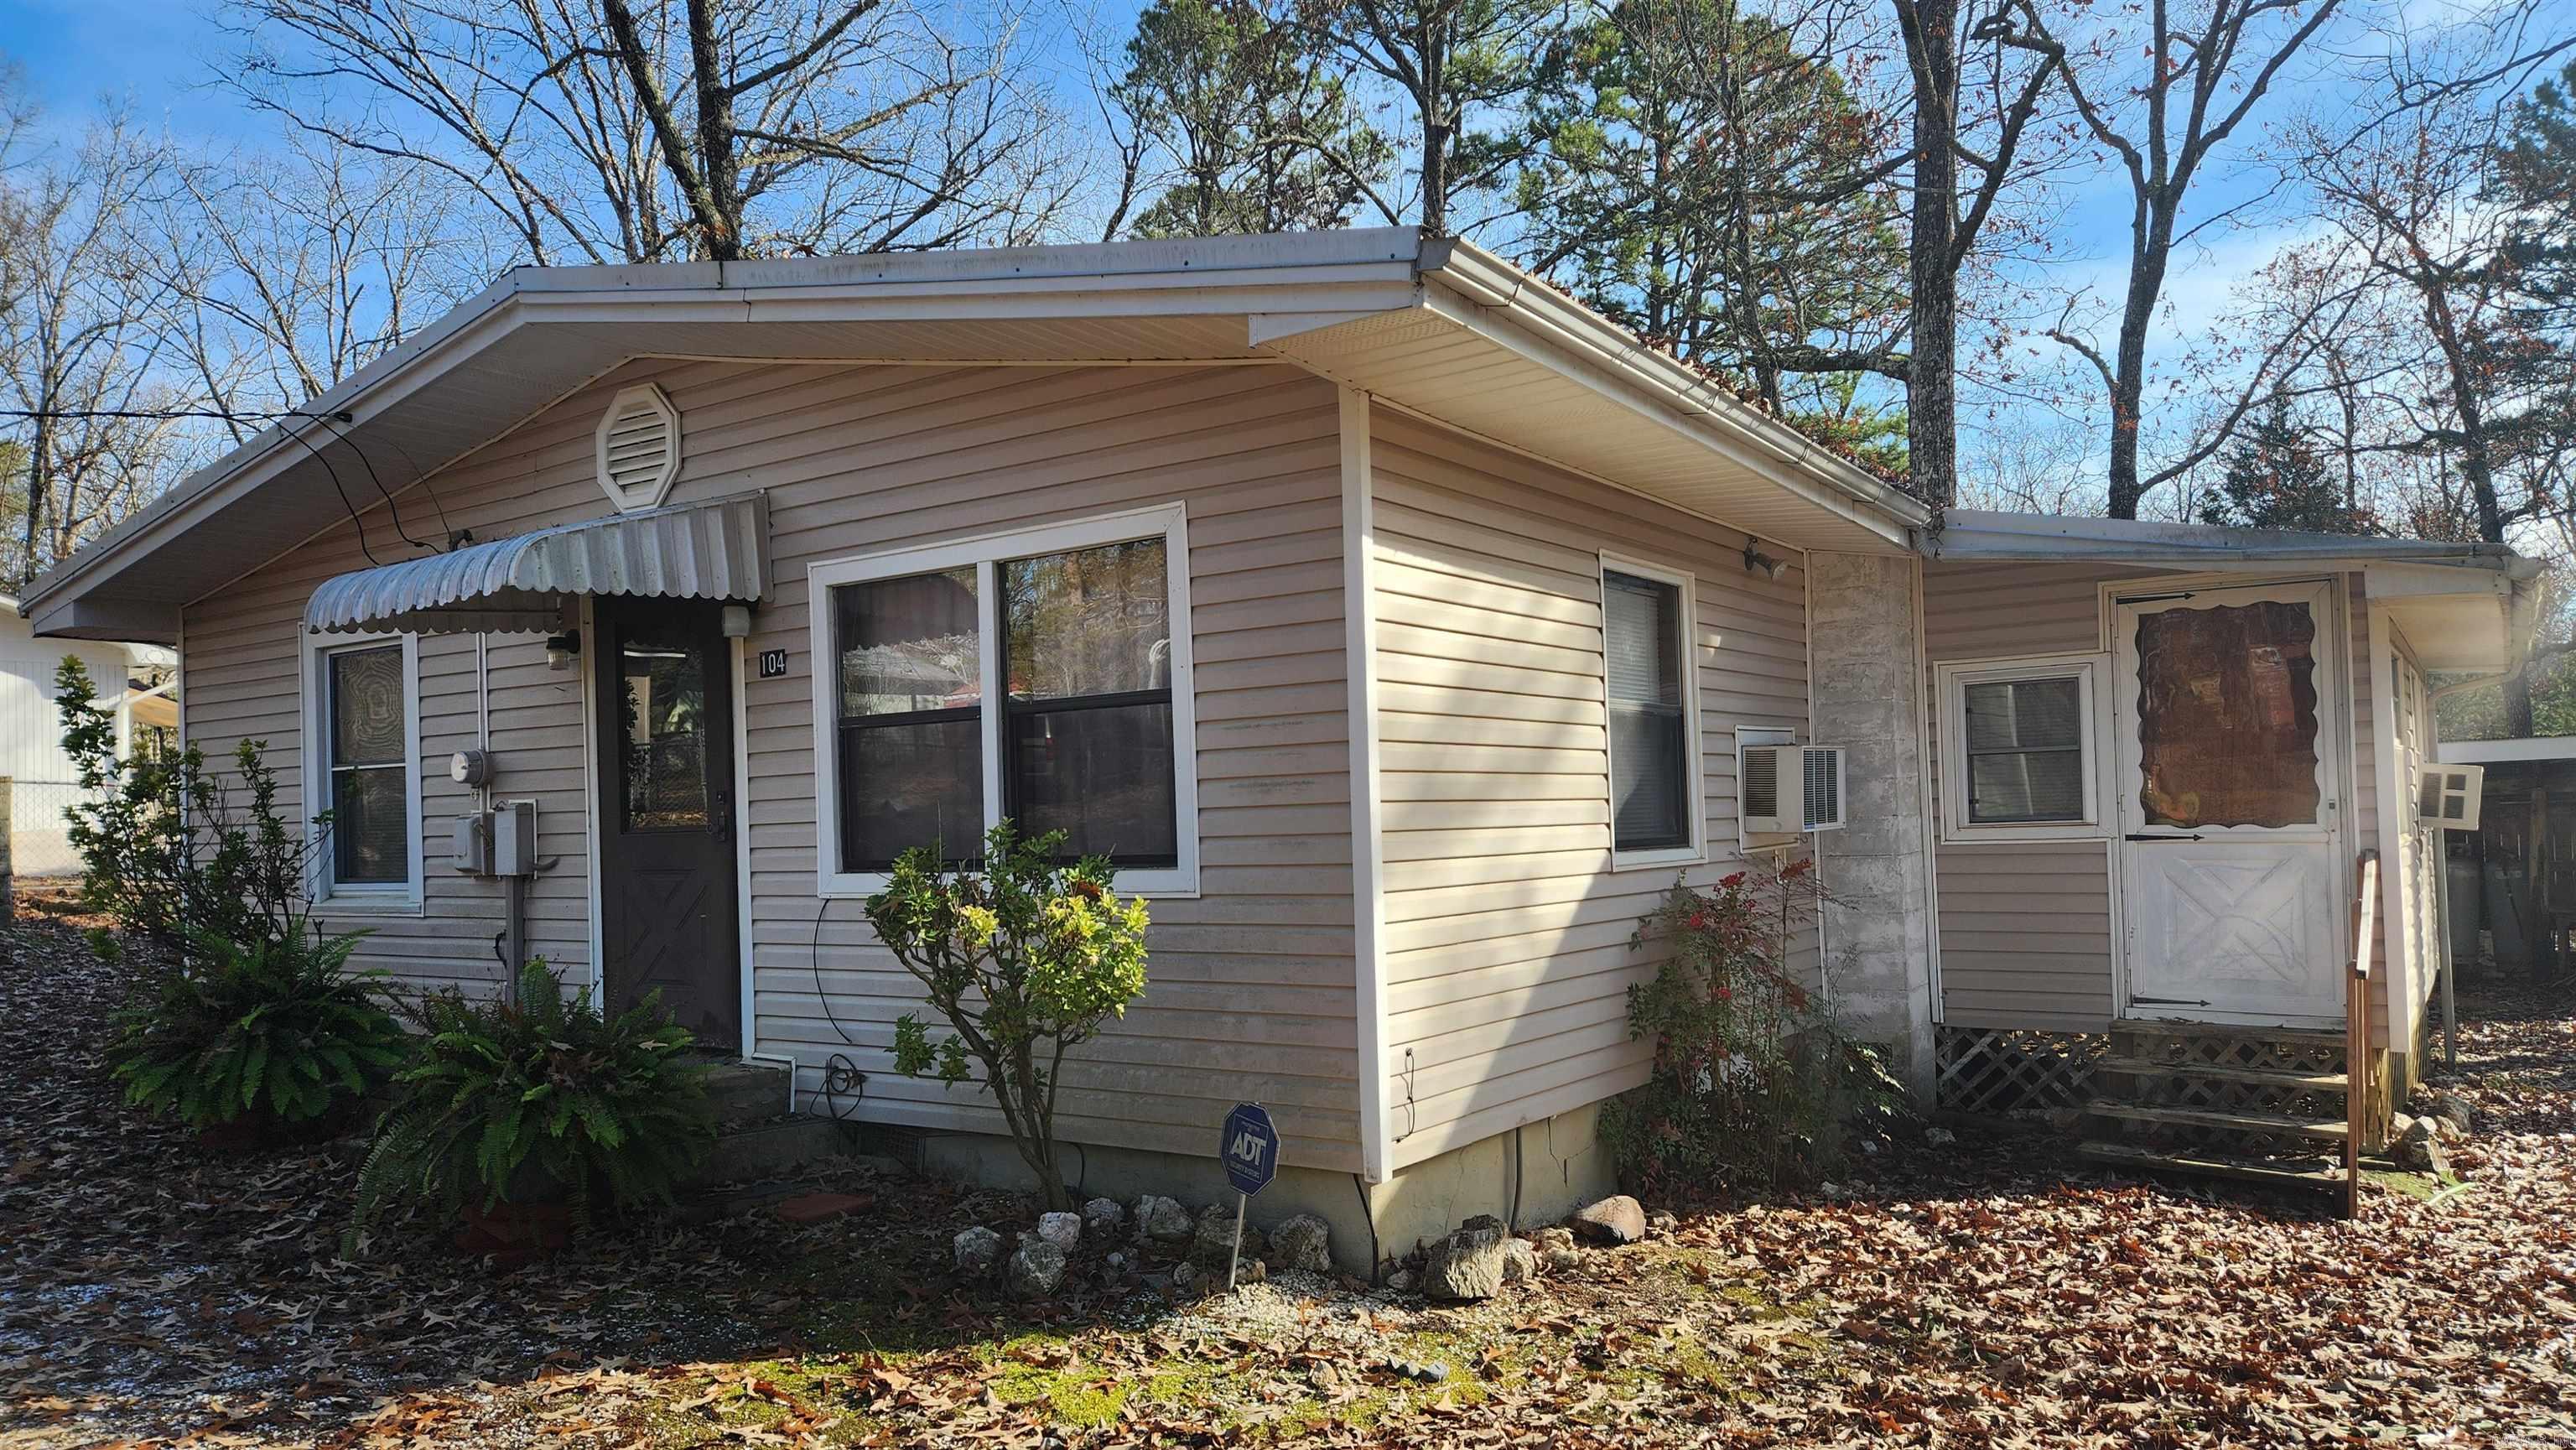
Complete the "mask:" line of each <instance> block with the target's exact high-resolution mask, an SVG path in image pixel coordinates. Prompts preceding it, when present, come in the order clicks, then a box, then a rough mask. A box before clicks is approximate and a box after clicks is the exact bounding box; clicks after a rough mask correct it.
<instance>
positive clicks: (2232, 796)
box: [2112, 580, 2349, 1025]
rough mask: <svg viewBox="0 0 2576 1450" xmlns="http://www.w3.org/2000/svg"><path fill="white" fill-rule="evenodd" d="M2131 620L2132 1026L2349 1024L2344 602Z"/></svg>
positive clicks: (2194, 600)
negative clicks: (2340, 622) (2341, 660)
mask: <svg viewBox="0 0 2576 1450" xmlns="http://www.w3.org/2000/svg"><path fill="white" fill-rule="evenodd" d="M2114 606H2115V607H2114V612H2113V616H2112V629H2113V634H2114V638H2113V641H2112V643H2113V657H2114V659H2115V661H2116V663H2115V665H2114V668H2115V670H2116V672H2117V673H2116V675H2115V676H2114V684H2113V687H2112V693H2113V696H2114V711H2115V715H2114V735H2115V737H2116V738H2117V741H2118V763H2117V772H2118V773H2117V777H2116V779H2117V786H2118V788H2117V790H2116V791H2115V792H2114V800H2115V802H2116V806H2117V810H2118V814H2117V817H2116V819H2117V820H2118V821H2119V824H2120V832H2121V840H2120V860H2121V867H2120V888H2121V893H2120V905H2121V921H2122V937H2123V943H2122V945H2123V947H2124V952H2123V957H2124V962H2125V965H2126V972H2125V980H2126V983H2127V988H2126V996H2127V1001H2126V1002H2125V1003H2124V1005H2123V1014H2124V1015H2126V1016H2130V1017H2178V1018H2186V1019H2194V1020H2205V1021H2214V1022H2259V1023H2278V1024H2283V1025H2294V1024H2299V1023H2304V1022H2308V1021H2331V1020H2334V1019H2337V1018H2339V1017H2340V1015H2341V1014H2342V1011H2343V971H2342V963H2343V952H2342V935H2343V931H2344V927H2343V925H2342V913H2341V910H2340V907H2341V905H2342V898H2343V872H2342V870H2341V867H2340V862H2341V859H2342V857H2341V853H2340V847H2339V844H2338V843H2339V842H2340V841H2341V839H2342V815H2343V802H2342V798H2341V797H2342V784H2341V782H2342V772H2341V771H2340V770H2339V769H2337V768H2336V762H2337V752H2338V751H2339V750H2340V749H2341V747H2340V745H2339V744H2338V742H2340V741H2341V740H2342V738H2343V731H2342V729H2341V722H2342V719H2343V712H2344V709H2345V701H2346V700H2347V699H2349V696H2348V694H2347V693H2346V692H2345V690H2344V688H2343V683H2342V680H2343V672H2342V670H2341V669H2339V668H2338V667H2337V665H2338V646H2337V639H2338V636H2337V634H2336V632H2335V628H2334V619H2335V616H2334V611H2333V590H2332V586H2331V585H2330V584H2328V583H2327V582H2325V581H2322V580H2319V581H2316V582H2312V583H2302V584H2281V585H2255V586H2229V587H2220V588H2199V589H2189V590H2174V591H2170V592H2154V593H2149V592H2146V591H2141V592H2140V593H2138V594H2135V595H2129V596H2123V597H2119V598H2116V599H2115V601H2114Z"/></svg>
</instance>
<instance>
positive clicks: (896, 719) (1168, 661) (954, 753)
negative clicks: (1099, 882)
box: [810, 509, 1197, 894]
mask: <svg viewBox="0 0 2576 1450" xmlns="http://www.w3.org/2000/svg"><path fill="white" fill-rule="evenodd" d="M1186 560H1187V541H1186V538H1185V536H1184V533H1183V520H1182V516H1181V513H1180V511H1179V510H1178V509H1167V510H1156V511H1153V512H1151V513H1147V514H1129V515H1120V516H1117V517H1114V518H1107V519H1099V520H1092V521H1087V522H1085V523H1082V524H1077V525H1066V526H1060V527H1056V528H1050V529H1043V530H1033V531H1030V532H1027V533H1020V534H1012V535H1006V536H1001V537H997V538H992V539H986V540H979V541H975V542H972V543H966V544H958V545H944V546H939V547H935V548H930V549H921V550H909V551H905V552H903V553H899V554H891V555H881V556H877V557H873V558H866V559H854V560H843V561H837V562H834V563H830V564H822V565H817V566H815V567H814V569H813V570H812V571H811V575H810V579H811V582H812V584H813V587H814V589H815V598H816V601H817V604H818V610H817V613H818V615H819V617H820V618H821V619H822V621H823V623H824V626H825V629H826V630H827V637H826V638H825V639H824V640H822V641H820V643H821V644H822V645H823V649H822V650H821V652H820V655H821V659H822V661H823V663H822V664H821V666H820V667H818V669H817V671H816V697H817V698H816V704H817V714H818V720H819V721H820V722H821V723H823V724H824V725H825V726H826V727H827V729H828V737H829V739H828V744H827V745H824V746H823V747H822V748H821V749H819V750H818V753H817V759H816V770H817V775H818V777H819V780H820V783H821V784H822V785H823V786H824V789H822V790H821V791H819V792H818V797H819V799H820V800H822V801H825V802H828V803H829V804H828V807H827V809H826V810H825V811H824V812H823V813H822V814H823V817H824V819H823V820H822V822H821V829H820V830H819V831H818V844H819V845H820V846H821V847H822V849H823V851H824V853H825V855H824V862H823V870H822V871H821V873H820V876H821V878H822V879H821V884H822V888H823V890H824V891H826V892H827V893H832V894H853V893H859V892H864V891H869V890H873V889H875V887H876V885H877V883H878V882H879V880H881V878H882V875H883V873H884V872H885V871H886V870H887V869H888V868H889V867H891V866H892V864H893V862H894V859H895V858H896V857H897V856H898V855H900V854H902V853H903V852H904V851H906V850H909V849H911V848H912V847H914V846H934V845H935V846H936V847H938V848H939V849H940V850H941V852H942V853H943V854H944V855H946V856H947V857H948V858H949V859H951V860H956V861H967V860H972V859H974V857H975V855H976V853H977V852H978V850H979V849H980V846H981V840H982V835H983V832H984V831H985V829H986V828H987V827H989V826H990V825H991V824H992V823H994V822H995V821H998V820H1000V819H1002V818H1003V817H1006V816H1007V817H1009V818H1011V819H1012V820H1013V821H1015V822H1017V823H1018V824H1019V825H1020V826H1021V827H1023V828H1024V829H1025V830H1027V831H1029V832H1030V833H1032V834H1036V833H1042V832H1046V831H1058V830H1060V831H1063V832H1064V833H1065V851H1066V853H1067V854H1068V855H1081V854H1091V853H1097V854H1100V855H1105V856H1107V857H1108V858H1109V859H1110V860H1111V862H1112V863H1114V864H1115V865H1116V866H1117V867H1118V868H1119V882H1120V885H1121V887H1122V888H1123V889H1126V890H1131V891H1146V892H1161V893H1171V892H1186V891H1189V890H1192V889H1195V885H1196V879H1195V877H1196V866H1197V862H1196V855H1197V853H1196V845H1195V838H1196V834H1197V833H1196V830H1195V815H1196V810H1195V795H1196V792H1195V789H1194V787H1193V771H1194V767H1193V764H1192V758H1191V748H1190V723H1189V713H1190V712H1189V692H1188V689H1187V683H1186V678H1187V671H1188V641H1187V627H1186V623H1187V588H1188V586H1187V577H1186Z"/></svg>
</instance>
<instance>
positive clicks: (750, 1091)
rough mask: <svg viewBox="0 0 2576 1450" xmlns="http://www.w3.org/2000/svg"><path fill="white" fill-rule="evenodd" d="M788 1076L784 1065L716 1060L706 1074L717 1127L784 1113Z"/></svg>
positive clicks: (740, 1125) (726, 1127) (786, 1110)
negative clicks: (781, 1066) (717, 1061)
mask: <svg viewBox="0 0 2576 1450" xmlns="http://www.w3.org/2000/svg"><path fill="white" fill-rule="evenodd" d="M787 1083H788V1075H787V1070H786V1069H785V1068H779V1067H768V1066H763V1065H759V1064H754V1063H747V1062H719V1063H715V1064H713V1065H712V1069H711V1070H710V1071H709V1072H708V1074H707V1099H708V1101H709V1102H711V1103H713V1104H714V1105H715V1110H716V1130H717V1131H718V1132H724V1131H728V1130H730V1129H734V1128H745V1127H749V1126H751V1125H752V1124H754V1123H763V1122H767V1121H768V1120H769V1119H771V1118H778V1117H784V1116H786V1115H787V1114H788V1113H789V1112H790V1111H791V1109H790V1107H789V1106H788V1102H787Z"/></svg>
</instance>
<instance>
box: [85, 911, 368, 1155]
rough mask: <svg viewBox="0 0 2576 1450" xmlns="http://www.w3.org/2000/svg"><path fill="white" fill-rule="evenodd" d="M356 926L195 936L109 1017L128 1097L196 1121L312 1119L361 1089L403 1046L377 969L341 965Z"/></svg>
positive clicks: (198, 1124)
mask: <svg viewBox="0 0 2576 1450" xmlns="http://www.w3.org/2000/svg"><path fill="white" fill-rule="evenodd" d="M361 935H363V934H362V933H352V934H350V935H346V936H335V937H317V936H306V935H301V934H298V935H294V936H287V937H283V938H275V939H265V940H256V941H252V942H248V943H239V942H231V941H225V940H223V939H221V938H218V937H213V936H208V935H204V934H200V935H199V936H198V937H197V939H196V947H197V950H196V953H195V957H194V960H193V962H192V963H191V964H188V965H184V966H172V967H168V968H165V969H164V970H162V971H161V972H159V973H158V974H156V975H155V976H154V977H153V978H152V979H151V980H150V982H149V983H148V985H147V986H146V987H145V988H144V990H143V991H142V992H141V993H140V994H139V995H138V996H137V997H136V998H135V999H134V1000H133V1001H131V1002H129V1003H128V1004H127V1005H126V1006H124V1007H123V1008H121V1009H119V1010H118V1012H117V1013H116V1015H115V1018H114V1025H115V1030H116V1037H115V1041H114V1045H113V1046H112V1047H111V1048H110V1050H109V1061H110V1063H111V1065H112V1073H113V1076H114V1078H115V1080H116V1081H118V1082H120V1083H122V1084H124V1087H125V1099H126V1101H127V1102H129V1103H133V1104H136V1105H138V1106H141V1107H144V1108H148V1109H150V1110H152V1111H154V1112H159V1113H168V1114H170V1115H172V1116H174V1117H176V1118H178V1119H179V1120H180V1121H181V1122H183V1123H186V1124H188V1125H189V1126H190V1127H194V1128H209V1127H216V1126H220V1125H223V1124H229V1123H236V1122H241V1121H243V1120H245V1119H251V1120H257V1119H265V1120H267V1122H268V1123H270V1124H274V1125H279V1126H292V1125H295V1124H302V1123H310V1122H313V1121H315V1120H316V1119H320V1118H322V1117H325V1116H326V1115H328V1114H330V1113H332V1112H334V1111H335V1110H337V1109H339V1108H341V1107H343V1106H345V1105H347V1104H349V1103H352V1102H354V1101H356V1100H357V1099H359V1098H360V1097H363V1096H364V1095H365V1094H366V1093H367V1091H368V1090H369V1089H370V1088H372V1087H374V1086H375V1085H376V1084H377V1083H380V1082H382V1081H383V1080H384V1078H385V1077H386V1075H387V1074H388V1073H390V1072H391V1071H392V1070H393V1069H394V1068H395V1067H397V1066H399V1065H400V1064H401V1062H402V1060H403V1058H404V1056H405V1055H406V1050H405V1049H406V1044H405V1041H404V1036H403V1031H402V1027H401V1024H399V1023H397V1022H396V1021H395V1020H394V1019H393V1016H392V1014H390V1013H388V1012H387V1011H386V1010H385V1005H384V995H385V989H384V981H383V978H384V974H383V973H382V972H373V971H365V972H353V971H351V970H349V954H350V952H351V951H353V950H355V949H356V947H357V944H358V941H359V938H360V936H361Z"/></svg>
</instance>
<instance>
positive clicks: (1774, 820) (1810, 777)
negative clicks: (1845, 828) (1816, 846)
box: [1736, 745, 1843, 835]
mask: <svg viewBox="0 0 2576 1450" xmlns="http://www.w3.org/2000/svg"><path fill="white" fill-rule="evenodd" d="M1741 762H1742V768H1741V769H1740V770H1739V771H1738V773H1737V776H1736V783H1737V789H1736V794H1737V800H1738V806H1739V808H1740V810H1741V812H1742V816H1743V825H1744V831H1745V834H1746V835H1780V834H1789V833H1795V832H1799V831H1830V830H1834V829H1836V828H1838V827H1840V826H1841V825H1842V823H1843V752H1842V749H1841V747H1839V746H1832V745H1747V746H1745V747H1744V752H1743V755H1742V756H1741Z"/></svg>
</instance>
